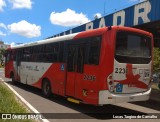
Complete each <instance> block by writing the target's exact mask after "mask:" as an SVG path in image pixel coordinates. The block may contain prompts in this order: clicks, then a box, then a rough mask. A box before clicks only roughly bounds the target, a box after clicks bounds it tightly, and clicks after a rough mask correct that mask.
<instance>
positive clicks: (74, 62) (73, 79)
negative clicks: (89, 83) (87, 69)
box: [66, 45, 86, 99]
mask: <svg viewBox="0 0 160 122" xmlns="http://www.w3.org/2000/svg"><path fill="white" fill-rule="evenodd" d="M85 50H86V47H85V45H68V48H67V79H66V95H67V96H71V97H75V98H79V99H81V95H79V93H80V91H81V88H82V80H83V70H84V62H85Z"/></svg>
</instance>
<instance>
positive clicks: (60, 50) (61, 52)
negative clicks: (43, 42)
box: [59, 42, 64, 62]
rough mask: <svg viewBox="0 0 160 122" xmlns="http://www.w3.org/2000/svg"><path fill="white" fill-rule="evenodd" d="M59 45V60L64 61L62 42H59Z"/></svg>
mask: <svg viewBox="0 0 160 122" xmlns="http://www.w3.org/2000/svg"><path fill="white" fill-rule="evenodd" d="M59 45H60V46H59V62H64V55H63V53H64V42H60V44H59Z"/></svg>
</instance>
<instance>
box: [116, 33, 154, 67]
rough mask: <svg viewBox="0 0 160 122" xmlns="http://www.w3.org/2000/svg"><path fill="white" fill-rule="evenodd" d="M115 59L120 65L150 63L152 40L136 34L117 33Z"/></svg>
mask: <svg viewBox="0 0 160 122" xmlns="http://www.w3.org/2000/svg"><path fill="white" fill-rule="evenodd" d="M115 58H116V60H117V61H119V62H120V63H136V64H138V63H148V62H149V61H150V60H151V38H149V37H147V36H144V35H143V36H142V35H139V34H136V33H130V32H124V31H120V32H117V39H116V51H115Z"/></svg>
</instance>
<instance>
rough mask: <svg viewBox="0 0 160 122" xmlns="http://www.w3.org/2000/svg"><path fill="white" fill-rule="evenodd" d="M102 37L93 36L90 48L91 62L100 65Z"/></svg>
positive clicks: (89, 61)
mask: <svg viewBox="0 0 160 122" xmlns="http://www.w3.org/2000/svg"><path fill="white" fill-rule="evenodd" d="M100 42H101V37H93V38H91V44H90V49H89V59H88V63H89V64H94V65H98V64H99V55H100V44H101V43H100Z"/></svg>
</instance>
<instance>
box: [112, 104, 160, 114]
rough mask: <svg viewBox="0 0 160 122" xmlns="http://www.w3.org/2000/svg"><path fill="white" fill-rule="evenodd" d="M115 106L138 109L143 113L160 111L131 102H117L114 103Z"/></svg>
mask: <svg viewBox="0 0 160 122" xmlns="http://www.w3.org/2000/svg"><path fill="white" fill-rule="evenodd" d="M114 105H116V106H120V107H123V108H129V109H132V110H135V111H139V112H143V113H147V112H148V113H160V111H157V110H154V109H151V108H146V107H143V106H139V105H135V104H132V103H125V104H124V103H117V104H114Z"/></svg>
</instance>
